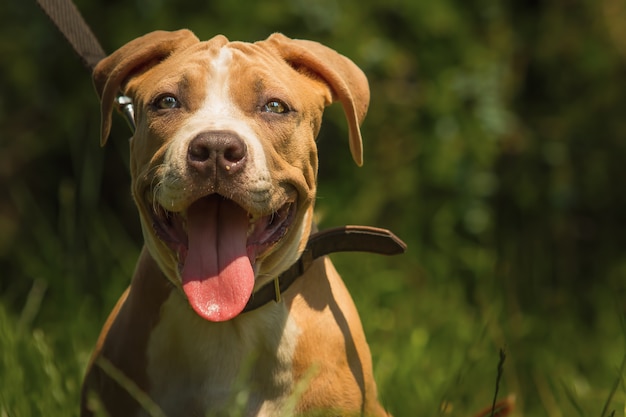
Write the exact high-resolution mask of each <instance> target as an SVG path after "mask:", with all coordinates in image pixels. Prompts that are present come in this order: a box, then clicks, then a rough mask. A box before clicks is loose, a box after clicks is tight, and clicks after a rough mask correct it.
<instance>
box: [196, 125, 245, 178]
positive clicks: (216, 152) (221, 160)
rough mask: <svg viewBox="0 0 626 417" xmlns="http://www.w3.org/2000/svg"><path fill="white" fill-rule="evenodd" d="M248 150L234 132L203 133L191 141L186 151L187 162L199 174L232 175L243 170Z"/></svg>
mask: <svg viewBox="0 0 626 417" xmlns="http://www.w3.org/2000/svg"><path fill="white" fill-rule="evenodd" d="M247 153H248V149H247V147H246V144H245V142H244V141H243V140H242V139H241V138H240V137H239V136H238V135H237V134H236V133H234V132H230V131H212V132H203V133H200V134H199V135H198V136H196V137H195V138H193V139H192V141H191V142H190V143H189V148H188V149H187V162H188V164H189V166H190V167H191V168H193V169H194V170H196V171H197V172H198V173H200V174H204V175H207V176H208V175H213V174H214V173H218V172H219V173H222V174H233V173H235V172H237V171H239V170H241V169H242V168H243V166H244V165H245V162H246V155H247Z"/></svg>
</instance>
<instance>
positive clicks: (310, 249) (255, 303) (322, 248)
mask: <svg viewBox="0 0 626 417" xmlns="http://www.w3.org/2000/svg"><path fill="white" fill-rule="evenodd" d="M405 250H406V244H405V243H404V242H403V241H402V240H400V239H399V238H398V237H397V236H396V235H394V234H393V233H392V232H390V231H389V230H387V229H379V228H376V227H369V226H343V227H336V228H333V229H327V230H323V231H321V232H317V233H314V234H312V235H311V236H310V237H309V241H308V242H307V245H306V248H305V249H304V251H303V252H302V255H300V259H298V260H297V261H296V263H294V264H293V265H291V267H290V268H289V269H287V270H286V271H285V272H283V273H282V274H280V275H279V276H278V277H277V278H275V279H274V280H273V281H272V282H270V283H268V284H266V285H265V286H263V287H261V289H259V290H258V291H256V292H255V293H253V294H252V297H250V300H249V301H248V304H246V307H245V308H244V309H243V312H242V313H246V312H249V311H252V310H254V309H257V308H259V307H261V306H263V305H265V304H267V303H269V302H270V301H276V302H280V295H281V293H283V292H285V291H286V290H287V288H289V286H290V285H291V284H293V282H294V281H295V280H296V279H298V277H299V276H301V275H302V274H304V272H305V271H306V270H307V269H308V268H309V266H311V264H312V263H313V261H314V260H316V259H317V258H319V257H321V256H324V255H328V254H330V253H334V252H370V253H377V254H380V255H398V254H401V253H404V251H405Z"/></svg>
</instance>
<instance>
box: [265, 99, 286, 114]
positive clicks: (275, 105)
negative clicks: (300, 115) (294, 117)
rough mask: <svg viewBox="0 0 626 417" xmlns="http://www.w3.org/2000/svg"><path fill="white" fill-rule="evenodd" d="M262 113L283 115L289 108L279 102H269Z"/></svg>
mask: <svg viewBox="0 0 626 417" xmlns="http://www.w3.org/2000/svg"><path fill="white" fill-rule="evenodd" d="M263 111H265V112H267V113H276V114H283V113H287V112H288V111H289V107H287V105H286V104H285V103H283V102H282V101H280V100H270V101H268V102H267V103H265V105H264V106H263Z"/></svg>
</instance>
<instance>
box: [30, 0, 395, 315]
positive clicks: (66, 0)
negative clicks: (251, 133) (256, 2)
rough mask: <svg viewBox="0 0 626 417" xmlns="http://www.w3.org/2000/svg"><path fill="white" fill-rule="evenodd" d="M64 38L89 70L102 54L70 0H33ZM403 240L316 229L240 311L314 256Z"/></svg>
mask: <svg viewBox="0 0 626 417" xmlns="http://www.w3.org/2000/svg"><path fill="white" fill-rule="evenodd" d="M37 4H39V6H40V7H41V8H42V9H43V11H44V12H45V13H46V14H47V15H48V17H49V18H50V20H52V23H54V25H55V26H56V27H57V29H59V31H60V32H61V33H62V34H63V36H64V37H65V39H66V40H67V41H68V42H69V43H70V45H72V48H73V49H74V52H76V53H77V54H78V56H79V57H80V59H81V60H82V62H83V65H84V66H85V67H86V68H87V69H88V70H89V71H90V72H91V71H93V70H94V68H95V67H96V65H97V64H98V62H100V61H101V60H102V59H103V58H105V57H106V53H105V52H104V49H102V46H100V42H98V39H97V38H96V36H95V35H94V34H93V32H92V31H91V29H90V28H89V26H88V25H87V23H86V22H85V19H83V16H82V15H81V14H80V12H79V11H78V9H77V8H76V5H74V3H73V2H72V0H37ZM116 102H117V105H118V110H119V111H120V112H121V113H122V115H123V116H124V118H125V119H126V121H127V122H128V125H129V126H130V128H131V130H132V131H133V132H134V131H135V116H134V109H133V105H132V101H131V99H130V98H129V97H126V96H123V95H120V96H118V97H117V99H116ZM405 250H406V244H405V243H404V242H403V241H402V240H400V239H399V238H398V237H397V236H396V235H394V234H393V233H392V232H390V231H389V230H386V229H379V228H376V227H369V226H344V227H337V228H334V229H328V230H323V231H321V232H317V233H315V234H313V235H311V237H310V238H309V241H308V242H307V245H306V248H305V249H304V251H303V253H302V255H301V256H300V259H298V260H297V261H296V263H295V264H293V265H292V266H291V267H290V268H289V269H287V270H286V271H285V272H283V273H282V274H281V275H280V276H279V277H278V278H276V279H274V280H273V282H271V283H269V284H266V285H265V286H263V287H262V288H261V289H260V290H259V291H257V292H255V293H254V294H253V295H252V298H250V301H248V304H247V305H246V307H245V308H244V310H243V312H248V311H251V310H254V309H256V308H259V307H261V306H262V305H265V304H267V303H268V302H270V301H272V300H274V301H276V302H280V299H281V293H283V292H285V291H286V290H287V289H288V288H289V287H290V286H291V284H293V282H294V281H295V280H296V279H297V278H298V277H300V276H301V275H302V274H304V272H305V271H306V270H307V269H308V268H309V267H310V266H311V264H312V263H313V261H314V260H316V259H317V258H319V257H321V256H325V255H328V254H331V253H335V252H370V253H377V254H382V255H397V254H400V253H404V251H405Z"/></svg>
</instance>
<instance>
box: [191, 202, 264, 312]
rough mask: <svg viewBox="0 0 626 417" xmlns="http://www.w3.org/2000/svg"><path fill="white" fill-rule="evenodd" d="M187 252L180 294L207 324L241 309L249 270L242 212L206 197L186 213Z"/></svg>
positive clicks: (251, 278)
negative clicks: (182, 292) (182, 293)
mask: <svg viewBox="0 0 626 417" xmlns="http://www.w3.org/2000/svg"><path fill="white" fill-rule="evenodd" d="M187 230H188V231H189V232H188V236H189V249H188V251H187V257H186V259H185V264H184V266H183V270H182V281H183V290H184V291H185V294H186V295H187V298H188V299H189V303H190V304H191V306H192V307H193V309H194V310H195V311H196V313H198V314H199V315H200V316H201V317H203V318H205V319H206V320H210V321H226V320H230V319H232V318H233V317H235V316H237V315H238V314H239V313H241V311H242V310H243V309H244V307H245V306H246V303H247V302H248V300H249V299H250V295H251V294H252V289H253V287H254V272H253V270H252V265H251V264H250V260H249V258H248V256H247V254H246V233H247V231H248V214H247V213H246V212H245V210H243V209H242V208H241V207H240V206H238V205H237V204H235V203H234V202H232V201H230V200H224V199H222V198H221V197H218V196H215V197H206V198H202V199H200V200H199V201H196V202H195V203H193V204H192V205H191V206H190V207H189V210H188V211H187Z"/></svg>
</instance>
